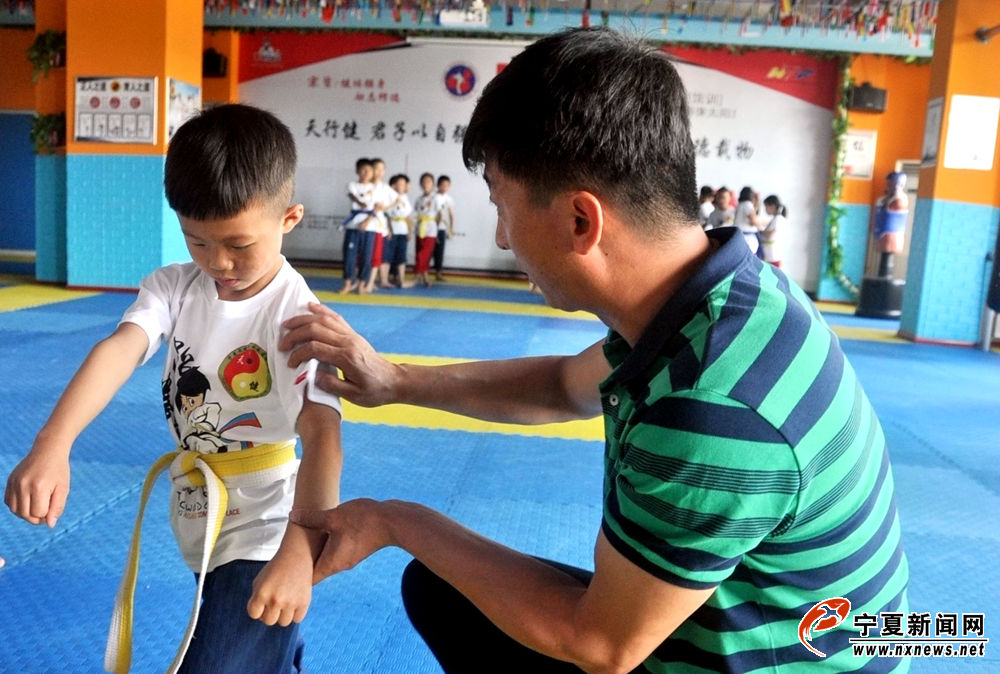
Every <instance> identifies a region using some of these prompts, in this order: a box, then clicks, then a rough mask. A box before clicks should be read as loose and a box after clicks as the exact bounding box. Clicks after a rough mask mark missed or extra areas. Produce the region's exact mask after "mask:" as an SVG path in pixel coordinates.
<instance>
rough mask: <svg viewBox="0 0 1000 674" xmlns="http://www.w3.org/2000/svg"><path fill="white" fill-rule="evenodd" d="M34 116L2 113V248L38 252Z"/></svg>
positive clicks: (0, 181) (0, 169) (0, 240)
mask: <svg viewBox="0 0 1000 674" xmlns="http://www.w3.org/2000/svg"><path fill="white" fill-rule="evenodd" d="M33 117H34V115H33V114H32V113H0V147H2V148H3V151H2V152H0V185H3V186H4V188H3V197H2V198H0V248H7V249H13V250H35V151H34V148H33V147H32V145H31V140H30V139H29V137H28V134H29V132H30V131H31V120H32V118H33Z"/></svg>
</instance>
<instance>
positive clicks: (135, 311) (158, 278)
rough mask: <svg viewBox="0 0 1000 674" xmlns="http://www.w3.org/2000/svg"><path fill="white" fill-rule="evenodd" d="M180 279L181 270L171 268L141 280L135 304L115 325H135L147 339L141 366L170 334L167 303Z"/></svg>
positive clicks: (174, 266) (173, 266)
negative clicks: (147, 344) (147, 343)
mask: <svg viewBox="0 0 1000 674" xmlns="http://www.w3.org/2000/svg"><path fill="white" fill-rule="evenodd" d="M182 276H183V274H182V273H181V267H180V266H179V265H171V266H169V267H163V268H162V269H157V270H156V271H154V272H153V273H152V274H150V275H149V276H147V277H146V278H144V279H143V280H142V284H141V285H140V286H139V295H138V296H137V297H136V299H135V302H133V303H132V306H130V307H129V308H128V309H126V310H125V314H124V315H123V316H122V319H121V320H120V321H119V322H118V325H121V324H122V323H134V324H135V325H138V326H139V327H140V328H142V330H143V332H145V333H146V337H148V338H149V346H148V347H147V348H146V353H145V355H143V357H142V363H145V362H146V361H148V360H149V359H150V358H152V357H153V354H155V353H156V351H157V349H159V348H160V343H161V342H162V341H163V338H164V337H165V336H166V335H169V334H170V331H171V328H172V326H173V320H174V319H173V316H172V315H171V310H170V300H171V297H172V294H173V293H174V292H175V291H176V290H177V287H178V286H179V285H180V283H181V278H182Z"/></svg>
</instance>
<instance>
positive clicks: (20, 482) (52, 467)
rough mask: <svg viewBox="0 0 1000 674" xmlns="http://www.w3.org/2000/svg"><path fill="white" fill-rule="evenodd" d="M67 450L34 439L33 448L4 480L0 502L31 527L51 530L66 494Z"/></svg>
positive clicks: (67, 476) (64, 504)
mask: <svg viewBox="0 0 1000 674" xmlns="http://www.w3.org/2000/svg"><path fill="white" fill-rule="evenodd" d="M69 473H70V471H69V451H68V449H67V450H66V451H61V449H60V448H58V447H56V446H54V445H49V444H46V443H44V442H42V441H40V440H35V446H34V447H32V448H31V451H30V452H28V455H27V456H25V457H24V459H22V460H21V463H19V464H17V466H16V467H15V468H14V470H13V471H12V472H11V474H10V477H8V478H7V490H6V491H5V492H4V499H3V500H4V503H6V504H7V507H8V508H10V511H11V512H12V513H14V514H15V515H17V516H18V517H20V518H22V519H24V520H26V521H28V522H30V523H31V524H42V523H43V522H44V523H45V524H47V525H48V526H49V528H52V527H54V526H55V525H56V521H57V520H58V519H59V517H61V516H62V514H63V510H64V509H65V508H66V497H67V495H69Z"/></svg>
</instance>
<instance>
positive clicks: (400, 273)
mask: <svg viewBox="0 0 1000 674" xmlns="http://www.w3.org/2000/svg"><path fill="white" fill-rule="evenodd" d="M389 186H390V187H392V189H393V190H394V191H395V192H396V194H398V195H399V198H398V199H397V201H396V205H395V206H394V207H392V208H390V209H389V210H388V211H387V214H388V216H389V234H390V236H391V237H392V238H390V239H389V244H388V246H387V249H386V255H385V257H384V258H383V262H382V276H383V277H386V276H388V274H389V270H390V265H391V267H392V269H393V270H395V272H396V283H397V284H399V287H400V288H412V287H413V283H410V282H407V280H406V246H407V241H408V240H409V238H410V233H411V231H412V229H413V223H412V220H413V216H412V213H413V206H412V205H411V204H410V198H409V197H408V196H407V193H408V192H409V191H410V178H409V176H407V175H405V174H403V173H397V174H396V175H394V176H393V177H392V178H391V179H390V180H389Z"/></svg>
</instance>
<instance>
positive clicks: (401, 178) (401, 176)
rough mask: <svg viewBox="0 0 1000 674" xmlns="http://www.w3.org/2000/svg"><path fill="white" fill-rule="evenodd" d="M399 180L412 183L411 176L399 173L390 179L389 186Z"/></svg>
mask: <svg viewBox="0 0 1000 674" xmlns="http://www.w3.org/2000/svg"><path fill="white" fill-rule="evenodd" d="M397 180H405V181H406V182H410V176H408V175H406V174H405V173H397V174H396V175H394V176H393V177H391V178H389V184H390V185H392V184H394V183H395V182H396V181H397Z"/></svg>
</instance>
